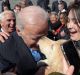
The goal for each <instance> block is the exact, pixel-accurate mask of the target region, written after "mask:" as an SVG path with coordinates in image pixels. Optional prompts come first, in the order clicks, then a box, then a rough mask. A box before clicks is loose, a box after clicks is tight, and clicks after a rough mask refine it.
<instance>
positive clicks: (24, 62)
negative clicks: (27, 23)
mask: <svg viewBox="0 0 80 75" xmlns="http://www.w3.org/2000/svg"><path fill="white" fill-rule="evenodd" d="M0 63H1V64H3V65H4V67H3V68H0V70H1V71H2V72H5V71H7V70H8V69H10V68H11V67H13V66H14V65H15V66H16V67H17V73H18V74H19V75H34V73H35V72H36V69H37V66H36V62H35V60H34V58H33V56H32V54H31V52H30V50H29V48H28V47H27V46H26V45H25V43H24V42H23V40H22V38H21V37H19V36H18V35H17V33H15V32H14V33H13V34H12V35H11V36H10V37H9V39H8V40H6V42H5V43H0Z"/></svg>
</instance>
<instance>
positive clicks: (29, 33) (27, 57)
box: [0, 6, 73, 75]
mask: <svg viewBox="0 0 80 75" xmlns="http://www.w3.org/2000/svg"><path fill="white" fill-rule="evenodd" d="M35 11H36V13H35ZM22 16H23V17H22ZM25 16H26V17H25ZM16 21H17V24H16V32H17V33H16V32H14V33H13V34H11V36H10V37H9V39H8V40H6V41H5V42H4V43H0V54H1V56H0V57H1V60H2V61H0V63H1V65H2V67H1V68H0V70H1V72H2V73H4V72H7V71H11V69H15V67H16V68H17V69H16V71H15V72H16V73H17V75H34V74H36V75H44V74H45V75H48V74H49V73H50V72H48V70H49V71H50V68H49V67H41V68H40V69H39V70H38V67H37V64H36V61H39V60H40V59H42V55H41V53H40V52H39V51H38V45H37V42H38V40H39V39H40V38H41V37H42V36H44V35H46V34H47V31H48V22H47V21H48V16H47V13H46V12H45V11H44V10H43V9H42V8H40V7H37V6H29V7H26V8H24V9H22V10H21V11H20V13H19V14H18V15H17V18H16ZM5 35H6V34H5ZM1 36H4V35H3V34H0V37H1ZM4 37H5V36H4ZM33 52H35V54H36V56H35V55H34V54H33ZM37 55H38V56H39V57H37ZM37 58H38V59H37ZM37 70H38V71H37ZM72 71H73V67H70V68H69V73H67V75H71V74H72ZM11 72H13V71H11Z"/></svg>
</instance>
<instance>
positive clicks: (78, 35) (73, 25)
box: [67, 10, 80, 41]
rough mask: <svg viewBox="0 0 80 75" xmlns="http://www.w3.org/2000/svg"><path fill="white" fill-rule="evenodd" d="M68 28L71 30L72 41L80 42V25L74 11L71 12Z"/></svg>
mask: <svg viewBox="0 0 80 75" xmlns="http://www.w3.org/2000/svg"><path fill="white" fill-rule="evenodd" d="M67 28H68V29H69V32H70V38H71V39H72V40H75V41H77V40H80V24H78V22H77V20H76V18H75V14H74V13H73V10H70V12H69V15H68V23H67Z"/></svg>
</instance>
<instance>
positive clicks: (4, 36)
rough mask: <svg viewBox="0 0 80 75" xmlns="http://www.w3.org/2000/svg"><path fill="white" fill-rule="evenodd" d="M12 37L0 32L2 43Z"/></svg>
mask: <svg viewBox="0 0 80 75" xmlns="http://www.w3.org/2000/svg"><path fill="white" fill-rule="evenodd" d="M9 36H10V35H9V34H8V33H4V32H0V42H2V43H3V42H5V40H6V39H8V37H9Z"/></svg>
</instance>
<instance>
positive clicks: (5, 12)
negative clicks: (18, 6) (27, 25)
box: [0, 10, 15, 21]
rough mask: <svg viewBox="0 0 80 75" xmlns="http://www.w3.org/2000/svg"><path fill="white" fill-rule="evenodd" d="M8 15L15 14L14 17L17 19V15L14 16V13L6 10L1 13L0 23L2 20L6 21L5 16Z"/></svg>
mask: <svg viewBox="0 0 80 75" xmlns="http://www.w3.org/2000/svg"><path fill="white" fill-rule="evenodd" d="M7 14H13V16H14V17H15V14H14V12H13V11H10V10H6V11H4V12H2V13H0V21H1V20H2V19H4V18H5V15H7Z"/></svg>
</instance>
